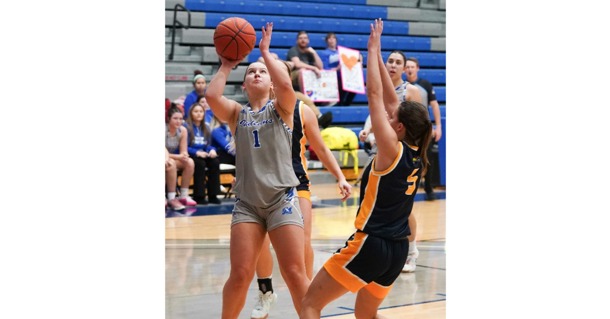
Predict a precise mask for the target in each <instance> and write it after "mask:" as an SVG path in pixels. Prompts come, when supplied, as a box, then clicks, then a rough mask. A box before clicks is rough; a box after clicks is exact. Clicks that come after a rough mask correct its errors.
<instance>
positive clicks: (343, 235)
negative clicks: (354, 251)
mask: <svg viewBox="0 0 610 319" xmlns="http://www.w3.org/2000/svg"><path fill="white" fill-rule="evenodd" d="M359 191H360V190H359V188H358V187H354V188H353V190H352V199H350V200H349V201H348V202H347V203H340V202H339V201H337V200H336V199H337V198H338V191H337V188H336V184H320V185H314V186H312V196H314V200H313V204H314V209H313V230H312V245H313V247H314V252H315V256H314V272H315V271H316V270H317V269H320V268H321V267H322V265H323V264H324V262H325V261H326V260H327V259H328V258H329V257H330V256H331V255H332V253H333V252H334V251H335V250H336V249H337V248H339V247H342V246H343V244H344V243H345V240H346V239H347V238H348V237H349V236H350V235H351V234H352V233H353V231H354V227H353V224H354V216H355V214H356V210H357V203H358V195H359ZM437 192H438V191H437ZM440 192H441V194H443V195H444V193H443V191H442V190H441V191H440ZM440 197H441V198H443V199H438V200H435V201H416V202H415V205H414V210H413V213H414V214H415V215H416V219H417V222H418V249H419V251H420V256H419V258H418V263H417V264H418V266H417V270H416V271H415V272H414V273H410V274H407V273H402V274H401V275H400V276H399V278H398V279H397V280H396V282H395V283H394V287H393V289H392V291H391V292H390V294H389V295H388V297H387V298H386V299H385V301H384V302H383V303H382V305H381V306H380V313H381V314H383V315H386V316H388V317H389V318H418V319H444V318H445V317H446V258H445V257H446V255H445V233H446V232H445V200H444V196H440ZM231 208H232V200H231V199H226V200H224V202H223V205H213V206H198V207H196V210H195V209H191V210H189V211H184V212H182V213H181V214H166V218H165V227H166V228H165V229H166V231H165V239H166V248H165V269H166V276H165V277H166V279H165V294H166V298H165V317H166V319H191V318H220V313H221V306H222V297H221V295H222V288H223V285H224V283H225V281H226V279H227V278H228V275H229V270H230V263H229V225H230V219H231V215H230V209H231ZM273 273H274V274H273V288H274V290H275V292H276V293H277V294H278V302H277V303H276V305H275V306H274V308H273V309H272V311H271V313H270V315H269V318H278V319H280V318H281V319H291V318H298V316H297V314H296V312H295V311H294V308H293V305H292V300H291V298H290V295H289V292H288V289H287V288H286V284H285V282H284V281H283V279H282V277H281V275H280V273H279V269H278V268H277V262H276V263H275V264H274V272H273ZM314 275H315V274H314ZM256 298H257V286H256V280H253V282H252V284H251V286H250V290H249V292H248V298H247V300H246V305H245V307H244V309H243V310H242V312H241V315H240V316H239V318H240V319H242V318H243V319H247V318H250V311H251V310H252V307H253V306H254V304H255V302H256ZM354 301H355V294H351V293H348V294H346V295H344V296H343V297H341V298H339V299H337V300H335V301H333V302H332V303H330V304H329V305H328V306H327V307H326V308H325V309H324V310H323V312H322V317H323V318H333V319H345V318H354V315H353V306H354Z"/></svg>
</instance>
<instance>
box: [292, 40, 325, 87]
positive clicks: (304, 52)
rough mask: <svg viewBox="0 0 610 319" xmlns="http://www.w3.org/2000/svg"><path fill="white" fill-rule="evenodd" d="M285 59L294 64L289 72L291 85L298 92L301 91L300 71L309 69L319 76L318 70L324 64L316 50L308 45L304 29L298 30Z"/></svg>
mask: <svg viewBox="0 0 610 319" xmlns="http://www.w3.org/2000/svg"><path fill="white" fill-rule="evenodd" d="M286 60H288V61H290V62H292V63H293V65H294V70H293V71H292V73H291V78H292V87H293V88H294V90H295V91H300V92H303V88H302V87H301V82H300V75H301V71H303V70H311V71H313V72H315V73H316V76H317V77H320V75H321V74H320V71H321V70H322V68H323V66H324V65H323V64H322V60H320V56H318V53H317V52H316V50H314V48H312V47H310V46H309V35H307V32H306V31H299V33H298V34H297V42H296V45H295V46H293V47H292V48H290V49H289V50H288V53H287V55H286Z"/></svg>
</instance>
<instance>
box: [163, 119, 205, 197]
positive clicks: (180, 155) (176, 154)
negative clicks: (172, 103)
mask: <svg viewBox="0 0 610 319" xmlns="http://www.w3.org/2000/svg"><path fill="white" fill-rule="evenodd" d="M167 113H168V124H167V129H166V130H165V148H166V149H167V151H168V152H169V157H170V158H171V159H173V160H174V161H175V162H176V168H177V169H178V170H180V171H182V182H181V184H180V198H178V200H179V201H180V203H182V204H183V205H185V206H195V205H197V202H195V201H194V200H193V199H192V198H191V197H190V196H189V195H188V191H189V185H190V183H191V178H193V171H194V169H195V163H194V162H193V159H191V158H190V157H189V154H188V150H187V141H186V139H187V135H188V133H187V130H186V128H185V127H184V126H182V112H181V111H180V109H178V108H177V107H172V108H170V109H169V111H168V112H167ZM175 197H176V193H175V191H174V192H171V191H170V190H168V193H167V199H168V200H169V203H170V205H172V204H171V203H172V200H173V199H174V198H175ZM174 207H175V206H173V205H172V208H174Z"/></svg>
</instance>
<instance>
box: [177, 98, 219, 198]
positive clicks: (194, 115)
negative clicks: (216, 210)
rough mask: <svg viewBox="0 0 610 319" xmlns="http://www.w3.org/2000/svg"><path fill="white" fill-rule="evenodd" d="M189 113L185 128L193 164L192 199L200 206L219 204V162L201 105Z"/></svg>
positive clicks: (195, 106)
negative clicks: (206, 196) (206, 195)
mask: <svg viewBox="0 0 610 319" xmlns="http://www.w3.org/2000/svg"><path fill="white" fill-rule="evenodd" d="M189 112H190V114H189V117H188V118H187V119H186V125H185V126H186V128H187V130H188V153H189V156H190V157H191V158H192V160H193V162H194V163H195V172H194V177H195V178H194V180H193V199H195V201H196V202H197V203H198V204H200V205H206V204H207V203H208V202H210V203H213V204H220V200H219V199H218V193H219V191H220V161H219V160H218V154H217V153H216V149H215V148H214V147H212V145H211V144H212V143H211V135H212V134H211V131H210V127H209V125H208V124H206V123H205V121H204V112H205V111H204V108H203V106H201V104H194V105H193V106H192V107H191V108H190V111H189ZM206 168H207V170H206ZM206 178H207V181H206ZM206 185H207V194H208V200H207V201H206V199H205V194H206V192H205V190H206Z"/></svg>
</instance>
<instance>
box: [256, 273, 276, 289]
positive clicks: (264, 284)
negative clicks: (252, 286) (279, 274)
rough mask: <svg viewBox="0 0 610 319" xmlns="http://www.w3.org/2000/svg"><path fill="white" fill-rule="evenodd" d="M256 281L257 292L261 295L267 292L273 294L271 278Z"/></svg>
mask: <svg viewBox="0 0 610 319" xmlns="http://www.w3.org/2000/svg"><path fill="white" fill-rule="evenodd" d="M257 281H258V290H260V291H261V292H262V293H266V292H267V291H271V293H273V285H271V277H269V278H263V279H257Z"/></svg>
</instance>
